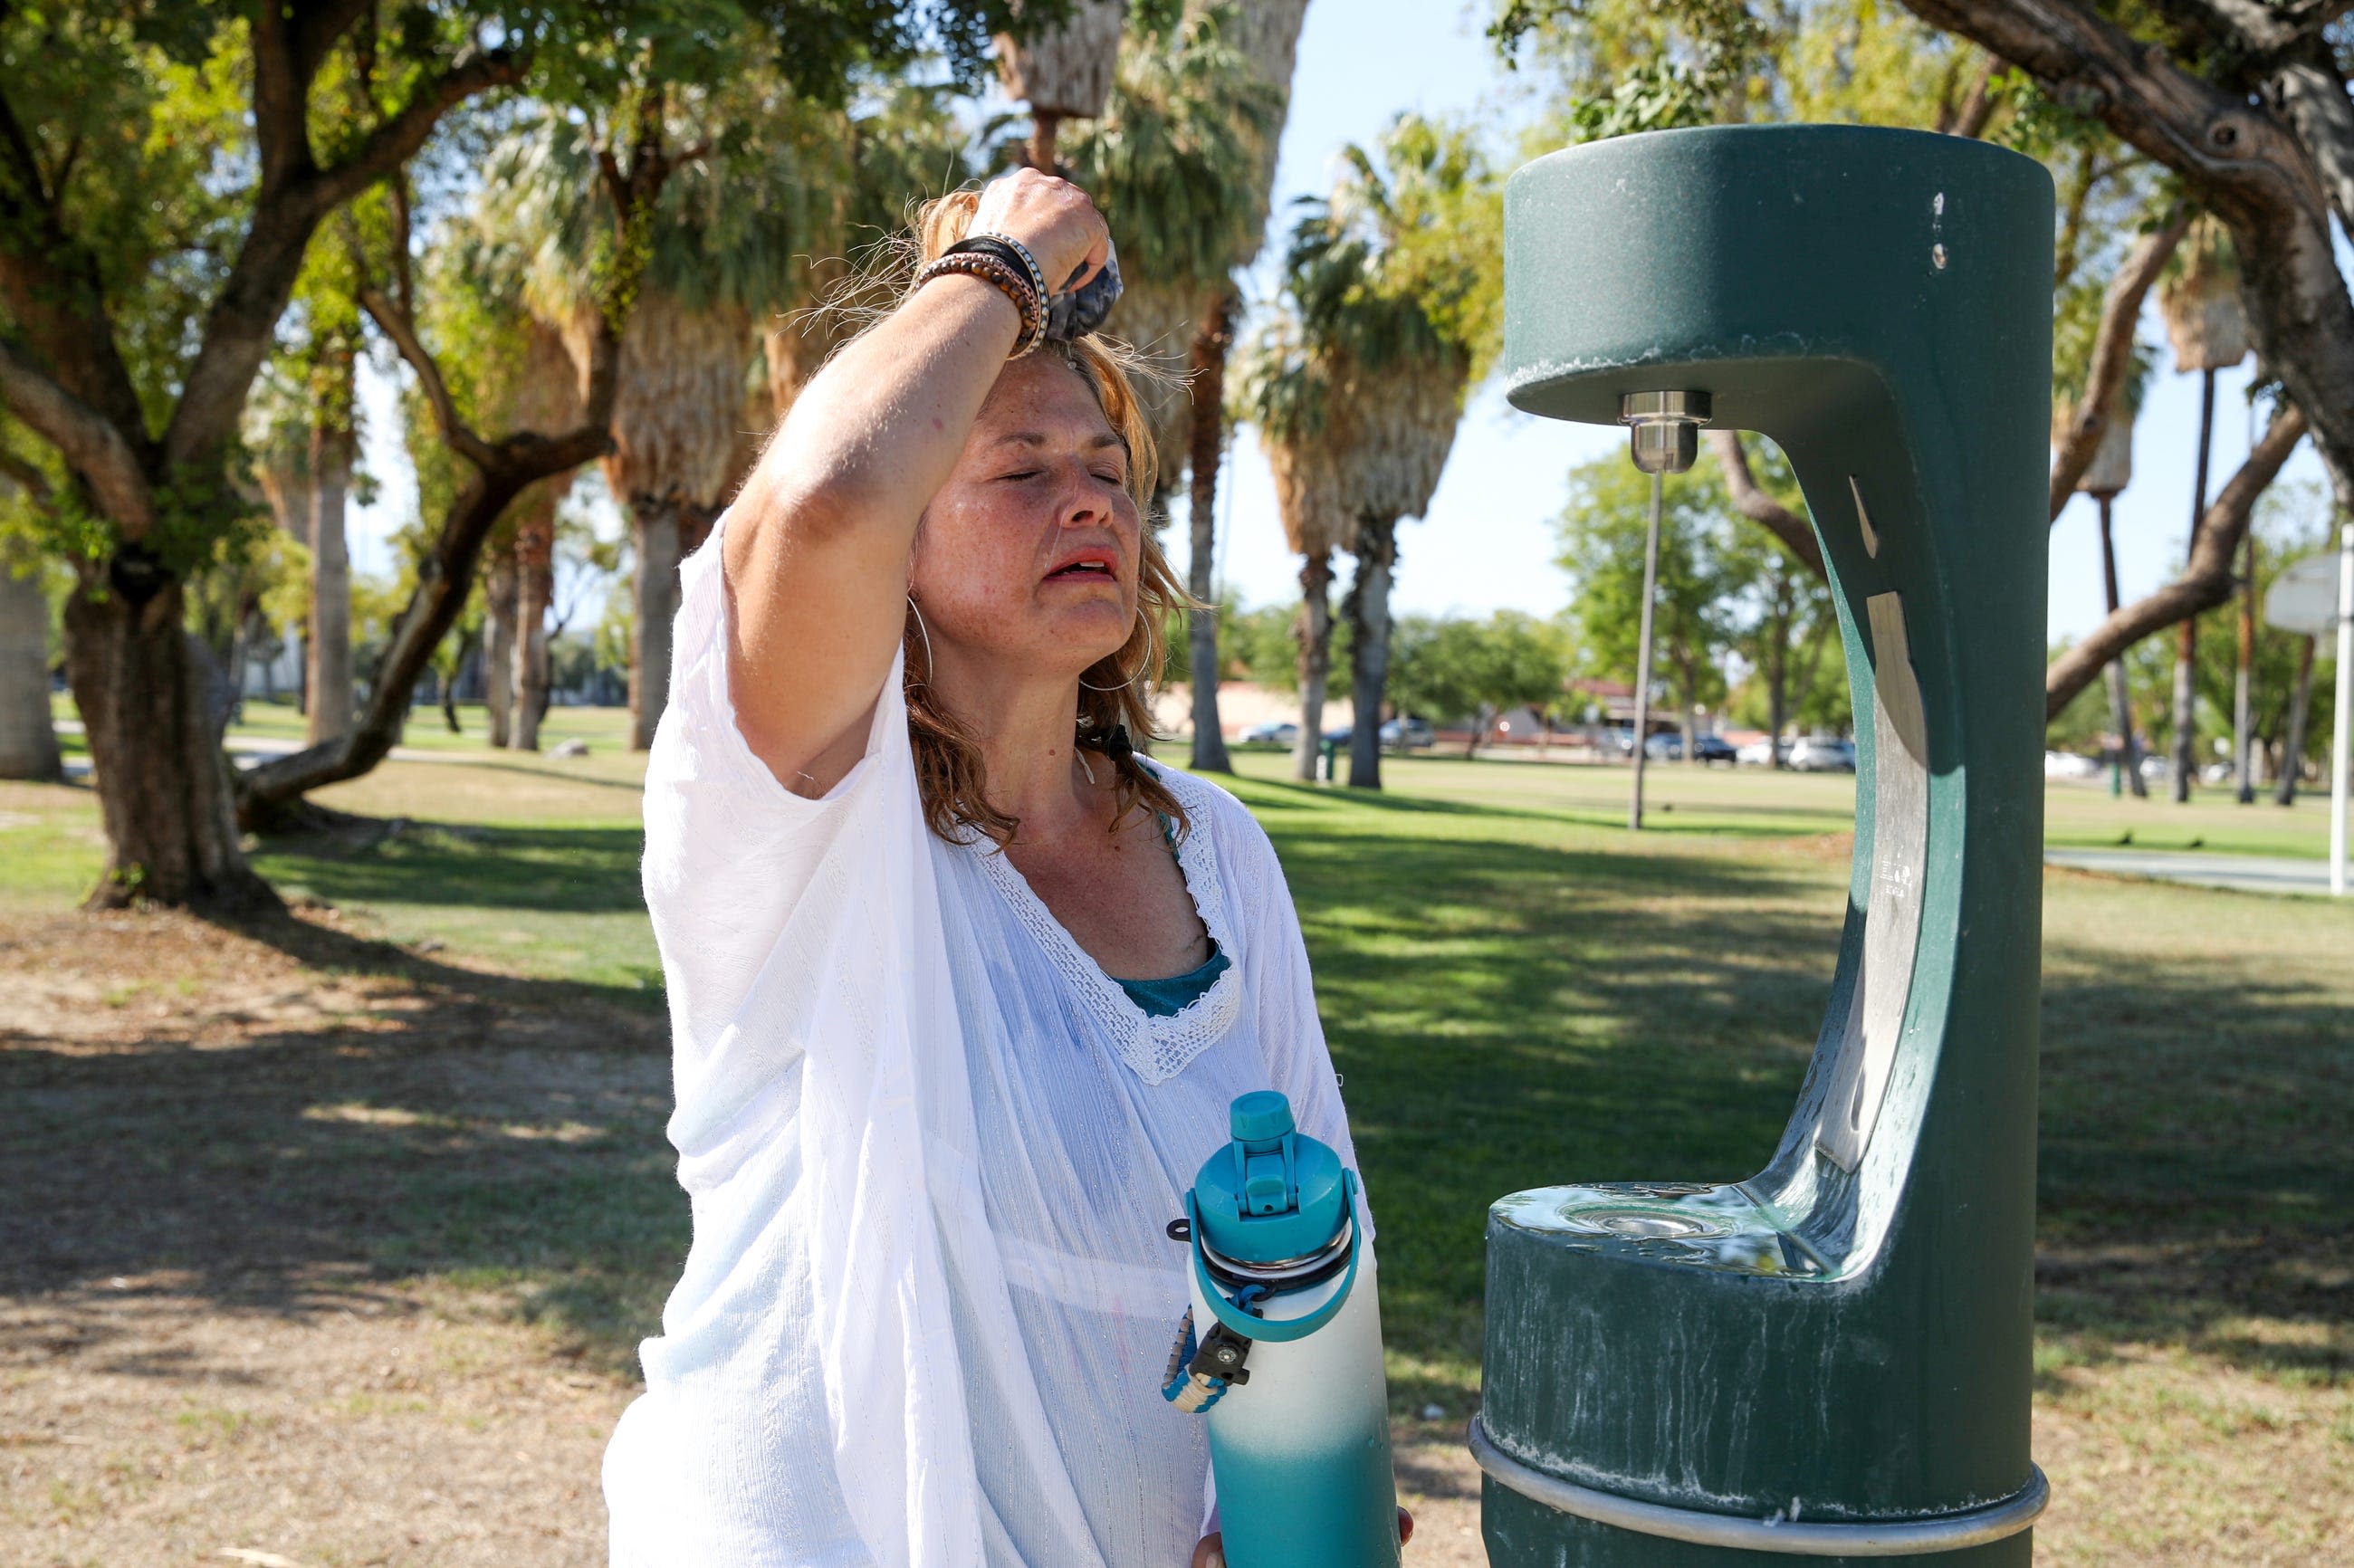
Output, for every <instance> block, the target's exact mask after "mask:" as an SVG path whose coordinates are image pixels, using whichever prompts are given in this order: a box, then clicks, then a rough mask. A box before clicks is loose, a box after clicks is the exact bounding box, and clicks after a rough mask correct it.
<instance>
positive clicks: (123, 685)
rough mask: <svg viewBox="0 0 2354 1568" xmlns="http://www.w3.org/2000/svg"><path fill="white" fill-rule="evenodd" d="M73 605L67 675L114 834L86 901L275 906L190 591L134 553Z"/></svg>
mask: <svg viewBox="0 0 2354 1568" xmlns="http://www.w3.org/2000/svg"><path fill="white" fill-rule="evenodd" d="M98 586H99V585H95V584H91V583H84V584H82V585H80V587H79V588H77V590H76V591H75V593H74V595H73V597H72V598H71V599H69V600H67V602H66V674H67V679H68V681H69V683H71V685H72V687H73V694H74V702H75V705H77V706H78V707H80V710H81V718H82V725H83V736H84V739H85V740H86V741H87V742H88V744H89V747H90V767H91V771H92V772H93V774H94V775H95V776H96V780H97V784H98V799H99V810H100V812H101V816H102V818H103V821H104V822H105V827H106V865H105V869H104V871H103V872H102V874H101V876H100V878H99V884H98V886H97V887H96V888H94V889H93V890H92V891H91V893H90V897H89V899H88V901H87V903H88V906H89V907H91V908H121V907H123V906H127V905H131V904H133V903H137V902H140V901H142V900H148V899H152V900H154V901H156V902H158V903H164V904H177V905H196V906H212V907H216V908H223V909H229V910H236V909H246V908H253V907H258V906H268V905H270V904H273V903H275V902H276V898H275V895H272V894H271V893H270V889H269V887H268V885H266V884H264V883H263V882H262V880H261V879H260V877H259V876H256V875H255V874H253V872H252V871H251V869H250V868H249V867H248V866H247V864H246V861H245V853H244V851H243V849H242V848H240V847H239V843H238V832H237V821H236V817H235V814H234V812H233V811H232V810H231V807H230V798H229V778H228V762H227V760H226V759H225V758H223V757H222V755H221V748H220V729H219V726H218V724H217V720H216V718H215V716H214V715H213V713H212V711H211V708H212V705H211V702H210V700H209V698H210V694H209V692H208V691H207V686H208V684H209V677H210V675H211V671H210V670H209V669H207V665H208V664H209V663H210V662H211V660H210V656H209V655H208V654H207V653H206V652H205V651H204V648H203V645H202V644H201V643H199V642H198V641H196V639H195V638H194V637H192V636H190V635H189V633H188V632H187V631H186V630H185V628H184V625H183V621H184V620H185V616H186V610H185V607H184V603H183V600H182V598H181V590H180V585H179V584H178V583H177V582H175V581H173V580H172V579H171V578H169V577H165V576H164V574H163V573H162V572H161V571H160V570H159V569H157V568H156V567H154V564H153V563H152V561H150V560H148V559H146V558H144V557H143V556H139V555H135V554H133V553H132V551H131V550H129V549H126V550H124V551H122V552H119V553H118V554H117V556H115V559H114V561H113V563H112V567H111V570H110V572H109V581H108V582H107V583H106V584H105V585H103V587H104V597H103V598H98V597H94V596H93V593H92V591H91V590H92V588H94V587H98Z"/></svg>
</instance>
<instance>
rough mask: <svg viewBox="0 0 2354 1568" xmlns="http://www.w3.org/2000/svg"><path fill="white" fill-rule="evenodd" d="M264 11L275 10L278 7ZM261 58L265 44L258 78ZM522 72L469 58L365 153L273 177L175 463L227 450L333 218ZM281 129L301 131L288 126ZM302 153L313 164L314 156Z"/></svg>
mask: <svg viewBox="0 0 2354 1568" xmlns="http://www.w3.org/2000/svg"><path fill="white" fill-rule="evenodd" d="M261 9H262V11H263V12H264V13H268V12H269V11H270V9H271V8H270V6H267V5H265V6H263V7H262V8H261ZM261 56H262V50H261V48H260V40H259V38H257V40H256V45H255V59H256V69H257V72H258V71H259V70H260V61H261ZM519 71H520V67H519V66H518V64H517V62H516V58H515V57H514V56H513V55H512V54H509V53H506V52H504V51H493V52H491V53H488V54H468V55H466V56H462V57H461V58H460V59H459V60H458V62H457V63H456V64H454V65H452V66H451V68H450V69H448V70H446V71H444V72H443V73H442V74H441V75H440V76H438V77H436V78H434V79H433V80H431V81H430V82H428V83H427V84H426V85H424V86H423V87H420V88H419V89H418V90H417V92H416V95H415V96H414V97H412V98H411V99H410V100H409V101H408V105H407V107H405V108H403V109H402V110H401V111H399V112H398V113H397V114H395V115H394V116H393V117H392V118H391V119H389V120H387V121H386V122H384V123H383V124H381V125H379V126H377V127H376V130H375V131H374V132H371V133H370V134H369V136H368V138H367V140H366V141H365V142H363V143H361V144H360V147H359V149H358V150H357V151H356V152H355V153H354V154H352V155H351V156H350V157H349V158H346V159H345V161H344V162H342V163H340V164H336V165H335V166H334V167H333V168H331V169H327V170H325V171H323V172H312V173H306V174H302V175H301V177H292V176H290V177H289V178H288V179H287V180H286V181H285V182H283V183H281V184H280V185H272V184H271V183H270V178H269V177H268V175H266V174H265V177H264V179H263V181H262V189H261V193H260V196H259V198H258V199H257V200H256V202H255V204H254V210H253V219H252V222H251V223H250V224H249V226H248V227H247V229H246V237H245V243H244V244H243V245H242V246H241V247H239V250H238V257H237V261H236V264H235V265H234V266H232V267H231V268H230V269H229V275H228V279H227V280H226V281H223V283H222V284H221V291H220V292H219V294H218V295H217V296H216V297H215V298H214V300H213V306H212V310H211V312H210V313H208V314H207V317H206V320H205V335H204V341H203V343H202V344H201V345H200V346H199V347H198V348H197V350H196V359H195V361H194V362H193V363H192V364H191V365H190V366H188V374H187V377H186V380H185V381H184V382H183V383H182V387H183V390H182V392H181V395H180V400H179V403H178V404H177V406H175V408H173V410H172V423H171V427H170V428H169V429H167V430H165V431H164V461H165V462H166V463H168V464H172V465H177V464H180V463H185V462H188V461H192V460H194V459H196V457H197V455H198V454H199V453H202V452H206V451H208V450H215V449H217V448H219V447H221V446H222V445H224V444H226V443H227V441H228V439H229V438H230V436H232V435H233V434H235V433H236V429H237V422H238V420H239V418H240V417H241V416H242V415H243V413H244V410H245V397H246V393H247V391H248V390H249V388H250V387H252V385H253V378H254V376H256V375H257V374H259V373H260V369H261V362H262V360H263V359H264V358H266V357H267V356H268V355H269V352H270V334H272V333H273V332H274V331H275V330H276V328H277V324H278V318H279V317H280V316H281V315H282V314H283V313H285V310H286V302H287V301H289V300H290V299H292V297H293V293H294V281H295V279H296V278H297V277H298V276H299V275H300V274H301V272H302V253H303V251H304V250H305V249H307V248H308V247H309V245H310V243H311V236H312V235H313V233H314V232H316V231H317V229H318V227H319V224H320V223H321V222H322V221H323V219H324V218H325V217H326V216H327V214H329V213H330V212H333V211H334V209H335V208H336V207H338V206H340V205H342V204H343V203H344V202H345V201H348V200H350V199H351V198H352V197H353V196H357V195H358V194H359V193H360V192H361V191H363V190H366V188H367V187H368V185H371V184H373V183H374V182H375V181H376V180H378V179H381V178H383V177H384V176H385V175H387V174H389V173H391V172H392V171H393V170H395V169H397V168H398V167H399V166H400V164H401V162H402V161H403V160H405V159H406V158H408V156H409V155H410V154H413V153H415V152H416V151H417V149H418V148H419V147H420V146H422V145H424V143H425V139H426V137H427V136H429V134H431V133H432V130H433V127H434V125H435V123H436V122H439V121H440V117H441V116H442V115H443V114H444V113H446V112H447V111H449V110H450V109H451V107H452V106H453V105H455V104H457V103H459V102H461V101H463V100H464V99H466V98H468V97H470V96H472V94H474V93H477V92H482V91H485V90H488V89H490V88H492V87H495V86H500V85H503V84H504V83H506V82H509V81H512V80H514V79H515V78H516V76H517V75H518V74H519ZM254 93H255V103H256V118H257V129H258V128H259V122H260V101H261V84H260V80H259V79H258V78H257V80H256V84H255V88H254ZM281 133H291V132H283V131H282V128H281ZM291 155H292V154H269V155H268V156H265V159H264V164H265V168H267V166H268V165H269V162H270V157H275V156H291ZM308 157H309V154H308V152H307V150H306V151H305V152H304V153H303V154H302V158H303V159H304V160H305V164H306V167H307V160H308Z"/></svg>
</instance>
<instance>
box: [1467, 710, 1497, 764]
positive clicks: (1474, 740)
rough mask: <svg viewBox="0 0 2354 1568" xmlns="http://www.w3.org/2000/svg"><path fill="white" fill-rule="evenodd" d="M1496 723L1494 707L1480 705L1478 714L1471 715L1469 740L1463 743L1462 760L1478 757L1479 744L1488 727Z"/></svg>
mask: <svg viewBox="0 0 2354 1568" xmlns="http://www.w3.org/2000/svg"><path fill="white" fill-rule="evenodd" d="M1495 722H1496V705H1495V704H1493V703H1481V704H1480V705H1479V712H1477V713H1475V714H1473V715H1471V738H1470V739H1469V740H1468V741H1465V742H1464V743H1463V760H1464V761H1466V762H1469V761H1470V760H1471V759H1472V758H1475V757H1478V756H1479V743H1480V742H1481V741H1482V740H1485V739H1486V738H1487V736H1488V726H1490V725H1491V724H1494V723H1495Z"/></svg>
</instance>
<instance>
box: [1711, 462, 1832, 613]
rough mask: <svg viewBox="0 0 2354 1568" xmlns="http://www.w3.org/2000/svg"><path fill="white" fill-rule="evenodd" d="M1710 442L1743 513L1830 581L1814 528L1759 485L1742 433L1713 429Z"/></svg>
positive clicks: (1728, 485) (1728, 490)
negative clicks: (1751, 468)
mask: <svg viewBox="0 0 2354 1568" xmlns="http://www.w3.org/2000/svg"><path fill="white" fill-rule="evenodd" d="M1708 444H1709V450H1712V451H1713V452H1714V453H1716V466H1717V467H1718V468H1720V469H1722V470H1723V471H1724V488H1725V490H1726V492H1727V493H1729V494H1730V495H1731V496H1732V497H1733V504H1734V505H1735V506H1736V507H1739V508H1740V509H1741V514H1742V515H1743V516H1744V517H1746V518H1748V519H1749V520H1750V521H1751V522H1753V523H1755V524H1759V525H1760V526H1762V527H1764V528H1765V531H1766V532H1767V533H1769V534H1771V535H1774V537H1776V539H1779V540H1781V541H1782V544H1783V546H1784V547H1785V548H1787V550H1788V551H1789V552H1790V554H1792V555H1794V556H1797V557H1798V559H1800V560H1802V561H1804V562H1805V563H1806V564H1807V569H1808V571H1810V572H1812V573H1814V574H1815V576H1816V577H1818V578H1820V579H1821V580H1823V581H1825V582H1829V580H1830V576H1829V573H1827V572H1826V571H1824V570H1823V547H1822V545H1821V543H1820V542H1819V540H1817V539H1816V537H1815V531H1814V529H1813V528H1812V527H1811V526H1810V525H1809V524H1808V522H1807V520H1806V519H1805V518H1803V517H1801V516H1799V515H1798V514H1797V513H1795V512H1793V511H1791V510H1790V509H1789V508H1788V507H1787V506H1785V505H1783V504H1782V503H1780V502H1778V501H1776V500H1775V499H1774V498H1773V497H1772V496H1771V495H1768V494H1766V493H1765V491H1764V490H1762V489H1760V488H1759V487H1758V483H1757V476H1756V475H1755V474H1754V473H1752V472H1751V471H1750V470H1749V451H1748V449H1747V448H1745V447H1744V446H1743V445H1742V443H1741V432H1740V431H1738V430H1711V431H1709V433H1708Z"/></svg>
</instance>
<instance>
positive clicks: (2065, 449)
mask: <svg viewBox="0 0 2354 1568" xmlns="http://www.w3.org/2000/svg"><path fill="white" fill-rule="evenodd" d="M2192 216H2193V215H2192V214H2190V213H2188V212H2185V213H2182V214H2180V215H2179V216H2178V217H2176V218H2175V219H2174V221H2173V222H2171V223H2169V224H2168V225H2167V226H2166V227H2165V228H2161V229H2159V230H2158V231H2157V232H2156V233H2154V234H2145V235H2143V236H2142V237H2141V238H2140V239H2138V240H2137V241H2136V242H2135V244H2134V248H2133V249H2132V251H2131V252H2129V253H2128V254H2127V255H2126V262H2125V265H2124V266H2122V267H2120V268H2118V269H2117V275H2116V276H2115V277H2114V278H2112V279H2110V280H2109V289H2108V292H2107V293H2106V294H2105V296H2103V298H2102V301H2101V325H2100V330H2099V331H2098V332H2096V333H2095V334H2094V336H2093V362H2092V364H2091V365H2090V366H2087V367H2086V369H2085V373H2084V396H2083V397H2079V398H2077V399H2076V407H2075V408H2074V409H2073V411H2072V412H2071V413H2070V415H2069V417H2068V425H2067V429H2065V430H2063V431H2062V434H2061V438H2060V442H2059V448H2058V450H2056V451H2054V452H2053V453H2052V495H2051V500H2052V518H2051V520H2052V522H2055V523H2056V522H2058V521H2059V520H2060V510H2061V508H2062V507H2064V506H2066V505H2067V504H2068V498H2069V497H2070V496H2072V495H2073V494H2075V493H2076V482H2077V481H2078V480H2080V479H2082V478H2084V471H2085V470H2086V469H2088V468H2091V467H2092V466H2093V459H2094V455H2095V454H2097V453H2098V452H2099V450H2100V449H2101V438H2102V436H2103V435H2105V434H2106V433H2107V431H2108V428H2109V408H2110V406H2111V405H2112V404H2114V403H2115V401H2116V396H2117V389H2118V388H2119V387H2122V386H2124V385H2125V379H2126V369H2127V368H2128V366H2131V364H2132V363H2133V345H2134V332H2135V329H2136V328H2137V327H2138V326H2139V325H2140V323H2141V307H2142V302H2143V301H2144V300H2146V299H2147V298H2148V297H2149V290H2150V285H2151V284H2153V283H2155V282H2157V281H2158V273H2159V272H2160V271H2161V270H2164V269H2165V266H2166V261H2167V258H2168V257H2169V256H2172V255H2173V254H2174V249H2175V247H2176V246H2178V245H2180V244H2181V243H2182V237H2183V236H2184V235H2185V234H2187V233H2189V232H2190V220H2191V217H2192Z"/></svg>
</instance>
